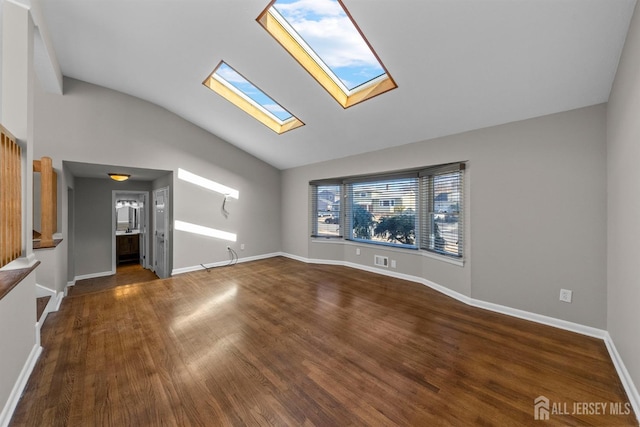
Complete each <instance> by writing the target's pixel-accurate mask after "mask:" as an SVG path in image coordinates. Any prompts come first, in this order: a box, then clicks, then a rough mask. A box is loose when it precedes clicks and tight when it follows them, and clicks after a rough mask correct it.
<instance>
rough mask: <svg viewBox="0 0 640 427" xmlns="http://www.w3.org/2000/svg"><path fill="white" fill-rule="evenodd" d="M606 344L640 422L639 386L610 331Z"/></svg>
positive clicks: (606, 337) (639, 422)
mask: <svg viewBox="0 0 640 427" xmlns="http://www.w3.org/2000/svg"><path fill="white" fill-rule="evenodd" d="M604 344H605V345H606V346H607V350H608V351H609V355H610V356H611V360H612V361H613V366H615V368H616V371H617V372H618V376H619V377H620V381H621V382H622V386H623V387H624V391H626V392H627V398H628V399H629V402H631V406H632V407H633V411H634V412H635V413H636V418H637V420H638V424H640V393H638V388H637V387H636V386H635V384H634V383H633V379H632V378H631V375H630V374H629V371H628V370H627V367H626V366H625V365H624V362H623V360H622V357H620V353H618V349H617V348H616V345H615V344H614V342H613V338H611V335H609V332H605V337H604Z"/></svg>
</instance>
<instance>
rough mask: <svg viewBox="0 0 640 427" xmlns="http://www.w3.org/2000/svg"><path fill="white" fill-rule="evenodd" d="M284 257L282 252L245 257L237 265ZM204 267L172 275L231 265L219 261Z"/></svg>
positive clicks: (227, 262)
mask: <svg viewBox="0 0 640 427" xmlns="http://www.w3.org/2000/svg"><path fill="white" fill-rule="evenodd" d="M281 255H283V254H282V253H280V252H273V253H269V254H263V255H256V256H250V257H245V258H238V261H237V263H243V262H250V261H258V260H261V259H267V258H273V257H276V256H281ZM203 265H204V267H203V266H202V265H192V266H189V267H180V268H174V269H173V270H172V271H171V275H172V276H175V275H176V274H183V273H190V272H192V271H198V270H205V267H206V268H216V267H225V266H227V265H229V261H228V260H227V261H219V262H213V263H209V264H203Z"/></svg>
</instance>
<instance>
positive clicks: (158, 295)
mask: <svg viewBox="0 0 640 427" xmlns="http://www.w3.org/2000/svg"><path fill="white" fill-rule="evenodd" d="M42 345H43V347H44V351H43V353H42V355H41V357H40V359H39V361H38V363H37V365H36V367H35V369H34V372H33V374H32V376H31V378H30V380H29V382H28V384H27V387H26V389H25V392H24V394H23V397H22V399H21V401H20V403H19V405H18V407H17V408H16V411H15V414H14V417H13V419H12V423H11V425H13V426H50V425H56V426H57V425H61V426H62V425H68V426H93V425H96V426H133V425H135V426H143V425H145V426H146V425H170V426H174V425H179V426H188V425H199V426H217V425H291V426H298V425H317V426H342V425H370V426H383V425H414V426H435V425H453V426H465V425H495V426H517V425H596V426H605V425H606V426H610V425H637V424H636V421H635V417H634V414H633V413H632V412H631V413H629V414H626V415H611V414H610V410H609V408H610V407H611V405H612V404H621V405H622V406H621V408H622V410H623V411H624V410H625V408H626V407H625V406H624V405H625V403H628V400H627V398H626V396H625V393H624V391H623V388H622V385H621V384H620V381H619V379H618V377H617V376H616V372H615V370H614V367H613V365H612V363H611V361H610V359H609V356H608V353H607V350H606V348H605V346H604V344H603V342H602V341H600V340H597V339H593V338H588V337H584V336H581V335H578V334H574V333H571V332H567V331H563V330H559V329H555V328H551V327H546V326H542V325H539V324H535V323H531V322H528V321H524V320H520V319H515V318H510V317H507V316H504V315H500V314H495V313H491V312H488V311H484V310H481V309H477V308H474V307H469V306H466V305H464V304H462V303H460V302H458V301H455V300H453V299H451V298H448V297H446V296H444V295H441V294H439V293H437V292H435V291H433V290H431V289H429V288H427V287H425V286H422V285H418V284H415V283H411V282H406V281H402V280H397V279H392V278H388V277H384V276H379V275H375V274H371V273H367V272H364V271H360V270H354V269H349V268H346V267H336V266H320V265H307V264H303V263H300V262H297V261H292V260H289V259H286V258H272V259H268V260H263V261H256V262H251V263H245V264H238V265H236V266H234V267H228V268H218V269H214V270H212V271H210V272H205V271H199V272H194V273H189V274H183V275H179V276H176V277H174V278H171V279H165V280H156V281H153V282H148V283H137V284H133V285H125V286H118V287H114V288H111V289H106V290H103V291H100V292H91V293H86V294H83V295H76V296H74V297H73V298H66V299H65V300H64V301H63V303H62V307H61V309H60V311H58V312H57V313H52V314H50V315H49V319H48V320H47V322H46V324H45V325H44V326H43V330H42ZM540 395H543V396H545V397H547V398H548V399H549V400H550V401H551V403H552V404H558V405H559V406H557V407H556V409H558V408H560V409H564V408H565V406H564V405H566V412H569V413H568V414H558V413H552V414H551V415H550V420H549V421H547V422H540V421H535V420H534V399H535V398H537V397H538V396H540ZM575 402H577V403H580V404H581V403H583V402H584V403H600V402H603V403H606V404H607V409H606V414H603V415H600V414H582V413H573V412H574V411H573V408H574V403H575ZM592 406H593V405H592ZM552 408H553V407H552ZM578 408H582V406H578ZM556 412H557V411H556ZM583 412H584V411H583Z"/></svg>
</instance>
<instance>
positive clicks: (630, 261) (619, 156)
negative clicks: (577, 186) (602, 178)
mask: <svg viewBox="0 0 640 427" xmlns="http://www.w3.org/2000/svg"><path fill="white" fill-rule="evenodd" d="M607 113H608V114H607V172H608V176H607V179H608V181H607V184H608V195H609V197H608V201H607V202H608V204H607V206H608V211H607V214H608V216H607V219H608V227H607V231H608V239H609V240H608V254H607V267H608V268H607V286H608V299H607V304H608V317H607V326H608V330H609V334H610V335H611V337H612V338H613V341H614V343H615V345H616V348H617V349H618V352H619V353H620V356H621V357H622V359H623V361H624V364H625V366H626V367H627V370H628V371H629V374H630V375H631V377H632V378H633V381H634V383H635V384H636V387H638V386H640V331H639V329H638V327H639V325H640V310H639V309H638V305H639V304H640V281H639V278H640V263H639V262H638V260H639V259H640V245H638V235H640V169H639V168H638V159H640V120H639V117H640V8H639V7H638V6H636V10H635V13H634V15H633V19H632V21H631V25H630V27H629V34H628V35H627V41H626V44H625V47H624V50H623V53H622V58H621V60H620V65H619V67H618V72H617V75H616V79H615V81H614V84H613V90H612V92H611V97H610V99H609V105H608V111H607Z"/></svg>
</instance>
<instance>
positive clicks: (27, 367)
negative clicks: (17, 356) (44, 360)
mask: <svg viewBox="0 0 640 427" xmlns="http://www.w3.org/2000/svg"><path fill="white" fill-rule="evenodd" d="M36 333H37V334H38V336H39V333H38V332H36ZM40 353H42V347H40V343H36V344H35V345H34V346H33V348H32V349H31V353H29V357H27V360H26V362H25V363H24V366H23V367H22V370H21V371H20V375H19V376H18V379H17V380H16V383H15V384H14V385H13V389H12V390H11V394H9V398H8V399H7V403H6V404H5V405H4V408H3V409H2V413H0V427H6V426H8V425H9V421H11V417H12V416H13V411H15V409H16V406H18V402H19V401H20V396H22V392H23V391H24V388H25V387H26V385H27V381H28V380H29V377H30V376H31V372H32V371H33V368H34V367H35V366H36V362H37V361H38V357H40Z"/></svg>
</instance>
